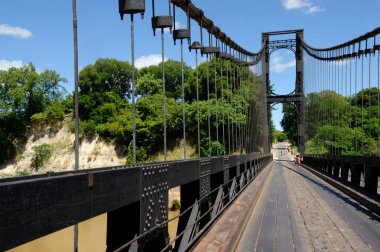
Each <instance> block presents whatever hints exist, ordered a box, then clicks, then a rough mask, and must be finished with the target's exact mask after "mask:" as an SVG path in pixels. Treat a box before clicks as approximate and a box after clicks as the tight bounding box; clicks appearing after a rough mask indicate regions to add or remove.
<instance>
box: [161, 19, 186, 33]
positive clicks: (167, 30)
mask: <svg viewBox="0 0 380 252" xmlns="http://www.w3.org/2000/svg"><path fill="white" fill-rule="evenodd" d="M181 27H182V24H181V23H180V22H178V21H175V28H176V29H181ZM173 29H174V26H173ZM164 32H165V33H169V32H170V29H169V28H165V29H164Z"/></svg>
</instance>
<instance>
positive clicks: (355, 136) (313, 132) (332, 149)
mask: <svg viewBox="0 0 380 252" xmlns="http://www.w3.org/2000/svg"><path fill="white" fill-rule="evenodd" d="M379 91H380V90H378V89H377V88H371V89H364V90H362V91H360V92H358V93H357V94H356V95H354V96H353V97H352V98H347V97H343V96H342V95H339V94H337V93H335V92H333V91H322V92H319V93H310V94H308V96H307V97H306V114H305V120H306V129H307V132H306V137H307V139H309V141H308V142H307V145H306V147H307V148H306V151H307V152H308V153H330V154H341V155H375V154H377V153H378V141H379V140H380V139H378V136H379V133H380V124H379V119H378V118H377V115H378V114H377V113H378V107H377V96H378V94H379ZM370 97H371V98H370ZM350 101H351V102H350ZM370 105H371V106H370ZM372 105H374V106H372Z"/></svg>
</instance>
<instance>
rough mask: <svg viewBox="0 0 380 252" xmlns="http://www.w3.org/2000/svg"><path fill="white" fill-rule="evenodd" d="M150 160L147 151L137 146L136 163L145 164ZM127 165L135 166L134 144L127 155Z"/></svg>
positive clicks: (129, 146)
mask: <svg viewBox="0 0 380 252" xmlns="http://www.w3.org/2000/svg"><path fill="white" fill-rule="evenodd" d="M147 159H148V155H147V154H146V151H145V149H144V148H143V147H142V146H140V147H138V146H136V162H137V163H143V162H145V161H146V160H147ZM127 164H133V144H132V142H130V143H129V145H128V155H127Z"/></svg>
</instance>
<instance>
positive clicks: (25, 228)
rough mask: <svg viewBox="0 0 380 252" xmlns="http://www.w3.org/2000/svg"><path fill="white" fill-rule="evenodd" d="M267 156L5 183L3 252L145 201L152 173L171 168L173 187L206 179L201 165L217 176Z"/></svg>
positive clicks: (0, 190)
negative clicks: (243, 161)
mask: <svg viewBox="0 0 380 252" xmlns="http://www.w3.org/2000/svg"><path fill="white" fill-rule="evenodd" d="M267 156H268V155H261V154H255V155H253V154H251V155H244V156H242V157H237V156H221V157H212V158H202V159H195V160H187V161H173V162H166V163H155V164H145V165H138V166H119V167H113V168H112V167H110V168H107V169H105V168H101V169H91V170H81V171H77V172H62V173H57V174H46V175H35V176H27V177H24V178H19V177H18V178H12V179H2V180H0V206H1V207H0V220H1V225H0V251H4V250H7V249H10V248H13V247H15V246H18V245H21V244H24V243H26V242H28V241H31V240H34V239H36V238H39V237H42V236H44V235H47V234H50V233H52V232H55V231H58V230H61V229H63V228H66V227H69V226H71V225H73V224H75V223H79V222H81V221H84V220H87V219H90V218H92V217H95V216H97V215H99V214H103V213H107V212H110V211H112V210H115V209H118V208H121V207H124V206H127V205H130V204H133V203H135V202H138V201H140V199H141V197H142V194H143V190H142V189H143V188H142V187H143V185H142V182H141V181H145V180H146V178H149V177H150V176H151V175H149V172H150V171H153V170H154V169H155V168H157V169H161V170H162V169H163V168H158V167H160V166H161V167H162V166H164V167H165V169H166V167H167V175H165V176H167V178H165V180H166V181H168V185H169V188H172V187H175V186H179V185H183V184H187V183H190V182H192V181H196V180H200V177H201V174H200V172H201V169H200V165H201V163H205V162H206V163H207V165H208V168H207V170H208V171H209V174H210V175H211V174H215V173H218V172H221V171H223V169H224V168H225V166H224V158H226V157H229V160H230V163H229V167H233V166H234V165H235V166H236V165H237V162H238V159H239V160H245V161H248V160H255V159H258V158H262V157H267ZM231 160H232V161H231ZM239 162H240V161H239ZM144 170H145V172H144ZM145 173H147V174H145ZM153 174H154V173H153ZM165 174H166V173H165ZM152 178H153V177H152ZM143 179H145V180H143ZM152 182H157V181H152ZM140 218H141V216H140Z"/></svg>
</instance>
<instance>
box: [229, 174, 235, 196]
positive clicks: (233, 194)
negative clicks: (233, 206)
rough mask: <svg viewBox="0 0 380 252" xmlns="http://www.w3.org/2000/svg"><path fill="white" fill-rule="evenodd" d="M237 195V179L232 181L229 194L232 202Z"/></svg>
mask: <svg viewBox="0 0 380 252" xmlns="http://www.w3.org/2000/svg"><path fill="white" fill-rule="evenodd" d="M235 195H236V177H235V178H234V180H232V184H231V188H230V192H229V199H230V201H231V200H232V199H233V198H234V196H235Z"/></svg>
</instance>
